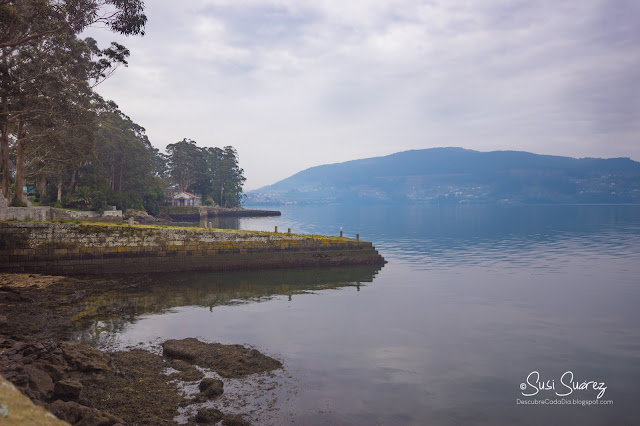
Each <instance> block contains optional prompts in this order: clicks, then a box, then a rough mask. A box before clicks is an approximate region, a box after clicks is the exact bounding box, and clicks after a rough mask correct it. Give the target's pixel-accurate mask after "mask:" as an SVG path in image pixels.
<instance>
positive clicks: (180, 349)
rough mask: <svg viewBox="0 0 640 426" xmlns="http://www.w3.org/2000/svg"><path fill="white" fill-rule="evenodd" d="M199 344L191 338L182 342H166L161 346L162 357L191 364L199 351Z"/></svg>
mask: <svg viewBox="0 0 640 426" xmlns="http://www.w3.org/2000/svg"><path fill="white" fill-rule="evenodd" d="M201 344H202V342H200V341H199V340H198V339H194V338H193V337H189V338H187V339H182V340H167V341H166V342H164V343H163V344H162V355H164V356H166V357H167V358H173V359H179V360H183V361H187V362H190V363H193V361H195V359H196V357H197V355H198V352H199V350H200V349H201Z"/></svg>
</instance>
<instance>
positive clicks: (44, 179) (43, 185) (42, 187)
mask: <svg viewBox="0 0 640 426" xmlns="http://www.w3.org/2000/svg"><path fill="white" fill-rule="evenodd" d="M46 196H47V177H46V176H45V175H42V176H40V201H42V200H44V198H45V197H46Z"/></svg>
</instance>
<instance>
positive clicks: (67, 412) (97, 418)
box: [48, 400, 124, 426]
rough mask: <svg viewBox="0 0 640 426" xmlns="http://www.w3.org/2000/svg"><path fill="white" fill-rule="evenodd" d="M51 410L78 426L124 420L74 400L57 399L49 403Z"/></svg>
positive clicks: (107, 425)
mask: <svg viewBox="0 0 640 426" xmlns="http://www.w3.org/2000/svg"><path fill="white" fill-rule="evenodd" d="M48 408H49V411H51V412H52V413H53V414H54V415H56V416H57V417H58V418H59V419H62V420H64V421H66V422H69V423H71V424H72V425H76V426H89V425H90V426H113V425H115V424H118V423H122V424H124V420H122V419H120V418H118V417H116V416H112V415H111V414H109V413H105V412H103V411H100V410H97V409H95V408H90V407H85V406H84V405H80V404H78V403H77V402H73V401H68V402H65V401H61V400H57V401H56V402H53V403H51V404H49V407H48Z"/></svg>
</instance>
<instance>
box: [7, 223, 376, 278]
mask: <svg viewBox="0 0 640 426" xmlns="http://www.w3.org/2000/svg"><path fill="white" fill-rule="evenodd" d="M379 263H384V259H383V258H382V257H381V256H380V255H379V254H378V252H377V251H376V250H375V249H374V247H373V246H372V244H371V243H369V242H364V241H356V240H352V239H347V238H338V237H324V236H308V235H288V234H274V233H268V232H252V231H223V230H214V231H208V230H205V229H197V228H161V227H153V226H131V227H130V226H117V225H107V224H62V223H48V222H44V223H31V222H24V223H23V222H4V223H0V271H3V272H39V273H54V274H76V273H77V274H109V273H146V272H164V271H215V270H230V269H257V268H280V267H292V266H312V265H313V266H319V265H354V264H379Z"/></svg>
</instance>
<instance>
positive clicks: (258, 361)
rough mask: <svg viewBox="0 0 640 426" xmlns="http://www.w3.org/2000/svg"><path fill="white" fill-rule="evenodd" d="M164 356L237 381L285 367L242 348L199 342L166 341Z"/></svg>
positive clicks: (163, 346) (193, 340)
mask: <svg viewBox="0 0 640 426" xmlns="http://www.w3.org/2000/svg"><path fill="white" fill-rule="evenodd" d="M162 350H163V352H162V353H163V355H164V356H166V357H168V358H173V359H181V360H184V361H187V362H190V363H192V364H196V365H198V366H200V367H205V368H211V369H213V370H214V371H215V372H216V373H218V374H219V375H221V376H222V377H229V378H238V377H245V376H248V375H249V374H254V373H263V372H265V371H271V370H275V369H277V368H281V367H282V363H281V362H280V361H278V360H275V359H273V358H271V357H268V356H266V355H264V354H262V353H260V352H259V351H257V350H255V349H251V348H245V347H244V346H242V345H223V344H220V343H203V342H201V341H199V340H198V339H194V338H187V339H182V340H167V341H166V342H164V343H163V344H162Z"/></svg>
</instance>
